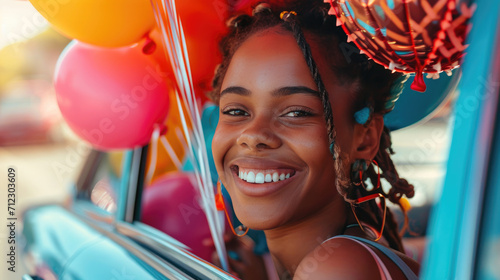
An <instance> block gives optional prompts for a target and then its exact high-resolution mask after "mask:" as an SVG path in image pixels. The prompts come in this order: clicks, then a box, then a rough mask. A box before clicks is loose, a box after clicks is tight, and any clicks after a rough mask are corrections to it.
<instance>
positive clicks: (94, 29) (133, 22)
mask: <svg viewBox="0 0 500 280" xmlns="http://www.w3.org/2000/svg"><path fill="white" fill-rule="evenodd" d="M30 2H31V4H33V6H34V7H35V8H36V9H37V10H38V12H40V14H42V16H44V17H45V18H46V19H47V20H48V21H49V22H50V23H51V24H52V25H53V26H54V27H55V28H56V29H58V30H59V31H60V32H61V33H63V34H64V35H66V36H68V37H70V38H75V39H77V40H79V41H82V42H85V43H88V44H92V45H96V46H103V47H122V46H127V45H131V44H133V43H135V42H137V41H139V40H140V39H141V38H142V37H143V36H144V35H146V34H147V33H148V32H149V30H151V29H152V28H153V27H154V22H155V19H154V14H153V10H152V8H151V3H150V1H144V0H140V1H137V0H105V1H103V0H64V1H61V0H57V1H56V0H30Z"/></svg>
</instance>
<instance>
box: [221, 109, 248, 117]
mask: <svg viewBox="0 0 500 280" xmlns="http://www.w3.org/2000/svg"><path fill="white" fill-rule="evenodd" d="M222 114H224V115H230V116H248V113H247V112H245V111H244V110H241V109H227V110H224V111H223V112H222Z"/></svg>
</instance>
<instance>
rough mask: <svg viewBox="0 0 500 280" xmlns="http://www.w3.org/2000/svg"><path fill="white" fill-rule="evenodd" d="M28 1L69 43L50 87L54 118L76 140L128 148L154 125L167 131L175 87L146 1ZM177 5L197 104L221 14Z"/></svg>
mask: <svg viewBox="0 0 500 280" xmlns="http://www.w3.org/2000/svg"><path fill="white" fill-rule="evenodd" d="M30 2H31V3H32V5H33V6H34V7H35V8H36V9H37V10H38V11H39V12H40V14H42V15H43V16H44V17H45V18H46V19H47V20H48V21H49V22H50V23H51V25H52V26H53V27H54V28H55V29H56V30H58V31H59V32H60V33H62V34H63V35H65V36H67V37H69V38H72V39H74V40H73V41H72V42H71V43H70V44H69V45H68V46H67V47H66V49H65V50H64V52H63V53H62V54H61V56H60V58H59V60H58V63H57V67H56V73H55V81H54V85H55V89H56V95H57V100H58V104H59V107H60V110H61V112H62V115H63V117H64V118H65V120H66V122H67V123H68V125H69V126H70V128H71V129H72V130H73V131H74V132H75V133H76V134H77V135H78V136H79V137H81V138H82V139H84V140H86V141H87V142H89V143H90V144H91V145H92V146H94V147H95V148H97V149H100V150H113V149H128V148H134V147H137V146H143V145H145V144H147V143H148V142H149V141H150V140H151V136H152V133H153V131H154V129H155V128H160V130H161V131H162V132H163V133H165V132H166V131H167V130H168V127H166V124H167V123H168V120H167V114H168V112H169V108H171V106H170V103H171V101H173V100H174V98H175V91H176V89H177V88H178V85H177V84H176V82H175V76H174V73H173V71H172V66H171V64H170V61H169V59H168V58H167V57H166V55H165V48H164V46H163V42H162V38H161V33H160V32H159V30H158V27H157V24H156V21H155V15H154V12H153V8H152V5H151V2H150V1H142V0H141V1H137V0H106V1H101V0H66V1H55V0H30ZM177 2H178V3H177V13H178V14H179V15H180V17H181V19H182V20H183V22H185V25H184V33H185V36H186V43H187V46H188V53H189V57H190V68H191V75H192V77H193V83H194V88H195V91H196V95H197V97H198V98H199V100H200V103H204V102H206V98H204V96H205V92H206V91H208V90H211V87H210V85H211V77H212V75H213V72H214V68H215V67H216V65H217V64H218V63H219V60H220V57H219V56H218V55H217V53H218V52H217V41H218V40H217V38H218V37H219V36H221V34H222V33H223V30H224V21H223V17H224V16H226V14H225V9H224V7H222V8H221V7H218V6H215V5H212V4H211V3H210V2H209V1H196V2H197V3H196V4H193V3H192V2H191V1H177ZM200 22H203V24H202V25H201V24H200ZM174 104H175V103H174Z"/></svg>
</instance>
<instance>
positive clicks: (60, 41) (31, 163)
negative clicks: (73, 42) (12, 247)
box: [0, 0, 89, 279]
mask: <svg viewBox="0 0 500 280" xmlns="http://www.w3.org/2000/svg"><path fill="white" fill-rule="evenodd" d="M69 41H70V40H69V39H67V38H65V37H64V36H62V35H60V34H59V33H58V32H56V31H55V30H53V29H51V28H49V24H48V23H47V21H46V20H45V19H44V18H43V17H42V16H41V15H40V14H39V13H38V12H37V11H36V10H35V8H33V6H32V5H31V3H30V2H29V1H17V0H0V176H1V178H7V168H8V167H11V166H14V167H15V168H16V172H17V181H18V184H17V190H16V207H15V209H16V216H17V217H18V219H20V218H21V213H22V212H23V211H24V210H26V209H27V208H29V207H31V206H34V205H39V204H43V203H62V202H63V201H64V200H65V198H66V197H68V194H69V193H70V189H71V187H70V185H71V182H72V181H73V180H74V178H75V176H76V174H77V173H78V171H79V169H80V165H81V163H82V162H83V160H84V158H85V157H86V155H87V153H88V151H89V146H88V145H87V144H85V143H83V142H82V141H80V140H79V139H78V138H76V137H75V136H74V135H73V134H72V132H71V131H70V130H69V129H68V127H67V126H66V125H65V123H64V121H63V120H62V117H61V114H60V112H59V109H58V107H57V102H56V98H55V94H54V88H53V85H52V78H53V73H54V68H55V64H56V61H57V58H58V57H59V55H60V53H61V51H62V50H63V49H64V47H65V46H66V45H67V44H68V43H69ZM2 181H5V180H2ZM6 187H7V186H6V185H5V184H3V185H2V186H1V191H0V193H1V194H0V197H1V198H2V199H1V200H0V209H1V211H0V219H2V221H6V215H7V205H6V204H7V189H6ZM3 224H4V222H2V226H1V227H0V228H1V230H0V248H1V249H0V252H1V253H2V256H4V254H3V252H5V250H6V247H7V233H6V231H5V229H6V227H5V226H3ZM21 226H22V224H21V223H17V228H16V230H17V236H18V237H19V236H20V232H21V229H22V228H21ZM19 241H20V240H19ZM18 243H19V242H18ZM18 248H21V247H18ZM2 260H3V257H2ZM0 263H1V264H0V271H1V272H2V273H0V275H3V274H4V273H5V272H6V267H5V262H4V261H1V262H0ZM18 265H19V266H18V268H19V269H21V270H22V269H23V267H22V264H21V262H20V259H19V258H18ZM18 275H22V274H18ZM0 278H1V279H7V278H3V277H0Z"/></svg>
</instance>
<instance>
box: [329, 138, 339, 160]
mask: <svg viewBox="0 0 500 280" xmlns="http://www.w3.org/2000/svg"><path fill="white" fill-rule="evenodd" d="M330 153H331V154H332V156H333V160H336V159H337V153H336V152H335V139H334V140H333V141H332V143H330Z"/></svg>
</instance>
